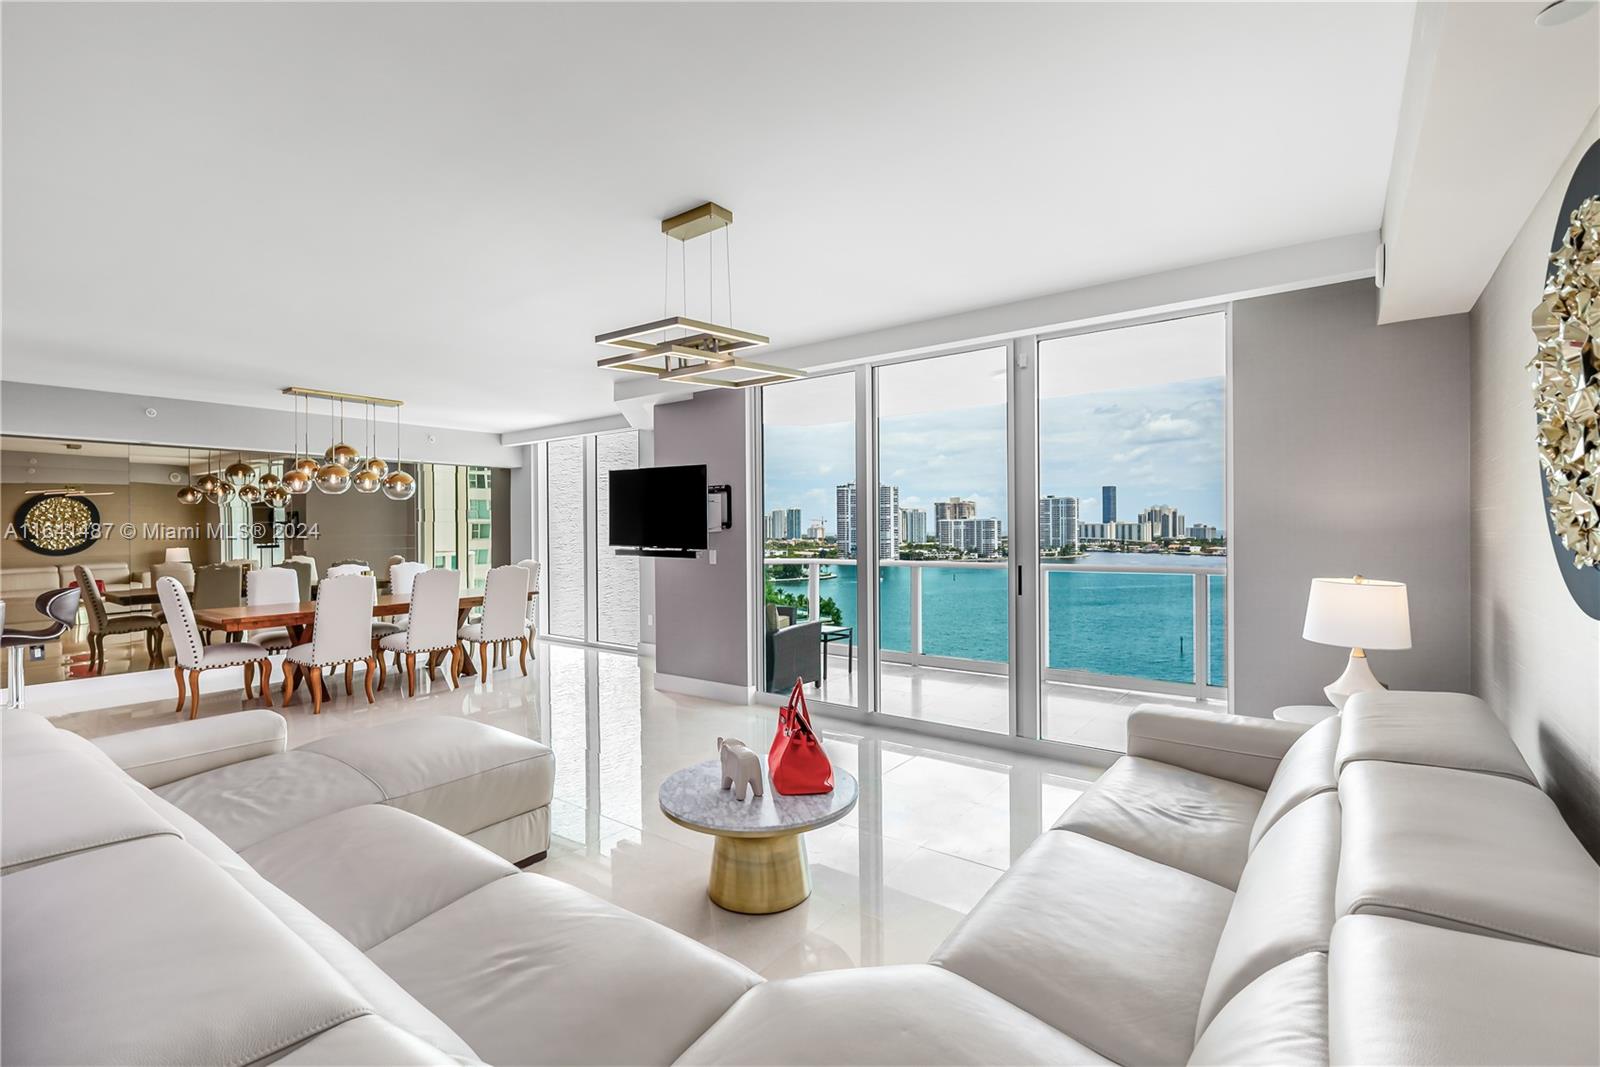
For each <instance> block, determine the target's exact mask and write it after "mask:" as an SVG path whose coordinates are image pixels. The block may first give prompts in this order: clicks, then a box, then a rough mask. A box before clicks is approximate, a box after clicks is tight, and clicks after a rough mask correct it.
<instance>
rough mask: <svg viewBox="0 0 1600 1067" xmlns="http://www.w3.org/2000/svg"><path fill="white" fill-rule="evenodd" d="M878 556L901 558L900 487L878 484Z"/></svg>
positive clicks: (880, 557)
mask: <svg viewBox="0 0 1600 1067" xmlns="http://www.w3.org/2000/svg"><path fill="white" fill-rule="evenodd" d="M878 558H879V559H899V558H900V487H899V486H898V485H880V486H878Z"/></svg>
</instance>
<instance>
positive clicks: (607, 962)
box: [368, 873, 760, 1064]
mask: <svg viewBox="0 0 1600 1067" xmlns="http://www.w3.org/2000/svg"><path fill="white" fill-rule="evenodd" d="M368 955H369V956H370V957H371V958H372V960H373V962H375V963H376V964H377V965H378V966H380V967H382V968H383V969H384V971H386V972H388V973H389V974H390V975H391V976H393V977H394V979H395V980H396V981H398V982H399V983H400V984H401V985H402V986H404V987H405V988H406V990H407V991H408V992H410V993H411V994H412V995H413V996H415V997H416V998H417V999H418V1000H420V1001H421V1002H422V1003H423V1004H424V1005H426V1006H427V1007H428V1008H429V1009H431V1010H432V1011H433V1012H435V1013H436V1014H437V1015H438V1016H439V1017H440V1018H441V1019H443V1020H444V1022H445V1023H447V1024H448V1025H449V1026H450V1027H451V1029H453V1030H454V1031H455V1032H456V1033H458V1034H460V1035H461V1036H462V1037H463V1038H465V1039H466V1040H467V1042H468V1044H470V1045H471V1046H472V1048H473V1049H474V1050H475V1051H476V1052H477V1053H478V1055H479V1056H482V1057H483V1058H484V1059H485V1060H487V1061H488V1062H490V1063H500V1064H530V1063H535V1064H621V1063H626V1064H659V1063H671V1062H672V1061H673V1060H674V1059H676V1058H677V1057H678V1056H679V1054H681V1053H682V1052H683V1051H684V1050H685V1049H687V1048H688V1047H689V1046H690V1044H692V1043H693V1042H694V1040H695V1038H697V1037H699V1036H700V1035H701V1034H702V1033H704V1032H705V1031H706V1029H707V1028H708V1027H710V1026H711V1024H712V1023H713V1022H715V1021H716V1020H717V1019H718V1018H719V1017H720V1016H721V1015H722V1013H723V1012H725V1011H727V1010H728V1008H729V1007H730V1006H731V1005H732V1004H733V1002H734V1001H736V1000H738V999H739V997H740V996H741V995H742V994H743V993H744V992H745V990H747V989H749V988H750V987H751V986H753V985H755V984H756V983H757V982H759V981H760V978H758V977H757V976H756V975H755V974H753V973H751V972H750V971H749V970H747V969H746V968H744V967H743V966H741V965H740V964H738V963H735V962H734V961H733V960H730V959H728V958H727V957H725V956H722V955H720V954H719V953H717V952H715V951H713V950H711V949H709V948H707V947H705V946H704V945H701V944H699V943H698V942H695V941H691V940H689V939H688V938H686V937H684V936H683V935H682V934H679V933H676V932H674V931H672V930H669V929H667V928H666V927H664V926H658V925H657V924H655V923H653V922H651V921H649V920H648V919H643V918H640V917H639V916H637V915H633V914H630V913H629V912H626V911H623V910H622V909H621V908H617V907H614V906H612V905H611V904H608V903H606V902H605V901H602V900H600V899H598V898H596V897H593V896H591V895H589V894H588V893H585V892H583V891H582V890H580V889H575V888H573V887H572V886H569V885H566V884H564V883H562V882H557V881H555V880H553V879H550V878H544V877H542V876H540V875H537V874H521V873H519V874H515V875H512V876H510V877H508V878H500V879H497V880H495V881H493V882H491V883H489V884H488V885H486V886H484V887H483V888H482V889H479V890H477V891H476V892H474V893H471V894H469V895H467V896H465V897H463V898H462V899H460V900H458V901H456V902H455V903H454V904H451V905H449V906H447V907H445V908H442V909H440V910H439V911H436V912H434V913H433V914H432V915H429V916H428V917H427V918H425V919H423V920H422V921H421V922H418V923H416V924H415V925H414V926H411V927H408V928H407V929H405V930H402V931H401V932H400V933H398V934H396V935H395V936H393V937H391V938H390V939H389V940H387V941H385V942H383V943H382V944H380V945H378V946H376V947H374V948H373V949H372V950H371V951H370V952H369V953H368Z"/></svg>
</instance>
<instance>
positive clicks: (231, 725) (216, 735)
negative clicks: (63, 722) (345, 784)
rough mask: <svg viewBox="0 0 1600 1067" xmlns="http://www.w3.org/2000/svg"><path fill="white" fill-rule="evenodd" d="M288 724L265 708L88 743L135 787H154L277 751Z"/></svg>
mask: <svg viewBox="0 0 1600 1067" xmlns="http://www.w3.org/2000/svg"><path fill="white" fill-rule="evenodd" d="M288 737H289V724H288V722H287V721H285V720H284V717H283V716H282V715H279V714H278V713H277V712H275V711H268V710H267V709H266V708H252V709H251V710H249V711H235V712H232V713H230V714H228V715H213V716H209V717H207V718H204V719H194V720H186V721H183V722H173V723H167V724H165V725H162V726H147V727H145V728H144V729H142V730H128V731H126V732H124V733H120V734H109V735H107V736H105V737H98V738H95V740H94V744H95V745H96V746H97V747H98V748H99V749H100V750H101V751H102V752H104V753H105V754H106V755H107V756H109V757H110V758H111V760H112V762H114V763H115V764H116V765H117V766H118V767H121V768H122V769H123V770H124V771H126V772H128V776H129V777H131V778H132V779H134V780H135V781H137V782H141V783H143V784H144V785H147V786H150V787H151V788H155V787H156V786H162V785H166V784H167V783H168V782H174V781H177V780H178V779H179V778H189V777H191V776H193V775H196V774H201V773H203V772H205V771H209V770H212V769H213V768H216V767H225V766H227V765H228V764H230V763H238V762H240V761H242V760H249V759H255V758H256V757H258V756H270V755H273V754H274V753H278V752H282V751H283V750H284V748H285V746H286V745H287V743H288Z"/></svg>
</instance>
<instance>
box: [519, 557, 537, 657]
mask: <svg viewBox="0 0 1600 1067" xmlns="http://www.w3.org/2000/svg"><path fill="white" fill-rule="evenodd" d="M517 566H519V567H521V568H522V569H523V570H525V571H527V572H528V592H529V593H531V594H533V598H532V599H530V600H529V601H528V640H529V641H530V642H532V641H537V640H538V639H539V601H538V599H537V598H538V595H539V575H540V574H541V572H542V566H541V564H540V563H539V561H538V560H536V559H524V560H518V561H517ZM528 651H529V652H530V653H531V654H532V656H533V658H534V659H538V658H539V650H538V646H536V645H533V644H530V645H529V646H528Z"/></svg>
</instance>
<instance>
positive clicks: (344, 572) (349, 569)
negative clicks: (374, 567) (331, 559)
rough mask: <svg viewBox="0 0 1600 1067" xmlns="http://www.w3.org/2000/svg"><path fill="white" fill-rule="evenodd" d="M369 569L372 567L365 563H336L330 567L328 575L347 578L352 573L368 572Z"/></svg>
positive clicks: (329, 576)
mask: <svg viewBox="0 0 1600 1067" xmlns="http://www.w3.org/2000/svg"><path fill="white" fill-rule="evenodd" d="M369 570H371V568H370V567H368V566H367V565H366V564H365V563H335V564H334V565H333V566H331V567H329V568H328V573H327V575H326V577H328V578H347V577H349V576H350V575H352V574H366V573H367V572H368V571H369Z"/></svg>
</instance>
